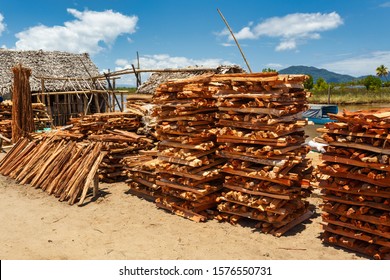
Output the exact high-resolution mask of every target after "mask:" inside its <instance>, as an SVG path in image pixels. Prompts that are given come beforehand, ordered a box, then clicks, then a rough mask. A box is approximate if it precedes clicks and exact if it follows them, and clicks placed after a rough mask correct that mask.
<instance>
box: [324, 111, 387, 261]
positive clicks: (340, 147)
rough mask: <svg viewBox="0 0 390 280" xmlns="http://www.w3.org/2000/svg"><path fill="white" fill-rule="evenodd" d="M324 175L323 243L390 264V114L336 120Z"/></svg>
mask: <svg viewBox="0 0 390 280" xmlns="http://www.w3.org/2000/svg"><path fill="white" fill-rule="evenodd" d="M331 118H332V119H334V120H336V122H333V123H328V124H326V125H325V127H324V128H321V129H318V131H319V132H322V133H323V135H322V139H323V140H324V141H326V142H327V143H328V144H329V146H327V147H326V153H324V154H323V157H322V159H323V160H324V163H323V164H322V165H321V166H319V169H320V172H321V173H322V181H321V182H320V187H321V188H322V192H323V199H324V204H323V207H322V209H323V215H322V217H323V228H324V231H325V232H324V234H323V240H324V241H325V242H326V243H329V244H333V245H337V246H341V247H345V248H348V249H351V250H353V251H356V252H359V253H362V254H365V255H369V256H371V257H374V258H376V259H390V188H389V187H390V142H389V139H390V113H389V109H384V110H372V111H357V112H353V113H351V112H347V111H344V112H343V113H342V114H339V115H331Z"/></svg>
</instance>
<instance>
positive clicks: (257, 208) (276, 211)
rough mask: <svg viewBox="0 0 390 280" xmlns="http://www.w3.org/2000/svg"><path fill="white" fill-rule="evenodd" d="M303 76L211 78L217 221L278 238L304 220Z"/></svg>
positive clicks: (306, 183) (306, 165)
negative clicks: (220, 186)
mask: <svg viewBox="0 0 390 280" xmlns="http://www.w3.org/2000/svg"><path fill="white" fill-rule="evenodd" d="M305 79H306V76H304V75H278V73H254V74H231V75H221V76H219V75H217V76H215V77H213V78H212V79H211V80H212V83H213V85H217V86H218V88H219V90H218V91H217V92H216V93H215V94H214V97H215V98H218V104H217V105H218V109H219V113H218V119H219V121H218V126H219V129H218V132H217V142H218V143H219V144H221V146H220V149H219V151H218V154H219V155H220V156H221V157H224V158H226V159H228V162H227V163H226V164H225V165H224V166H223V168H222V169H221V171H222V172H223V173H225V174H226V177H225V182H224V191H223V193H222V195H221V196H220V197H219V198H218V200H219V201H220V204H219V205H218V210H219V211H220V212H221V214H220V215H219V216H218V219H219V220H221V221H230V222H231V223H235V222H237V221H238V220H239V219H241V218H243V217H244V218H249V219H251V220H254V221H256V223H257V224H256V227H257V228H259V229H260V230H261V231H262V232H265V233H271V234H273V235H275V236H281V235H282V234H284V233H285V232H286V231H288V230H289V229H291V228H292V227H294V226H295V225H297V224H299V223H301V222H302V221H304V220H306V219H308V218H309V217H310V216H311V215H312V212H311V211H310V210H309V205H308V203H307V202H306V201H304V200H303V199H304V198H305V197H307V196H308V195H309V194H310V190H309V189H308V186H309V178H310V172H311V166H310V164H309V162H308V160H307V159H305V156H306V154H307V152H308V151H309V149H308V147H307V146H305V145H304V142H305V134H304V127H305V125H306V124H307V122H306V121H305V120H303V118H302V113H303V111H305V110H306V109H307V108H308V107H307V96H308V94H309V93H307V92H306V91H305V90H304V87H303V82H304V80H305Z"/></svg>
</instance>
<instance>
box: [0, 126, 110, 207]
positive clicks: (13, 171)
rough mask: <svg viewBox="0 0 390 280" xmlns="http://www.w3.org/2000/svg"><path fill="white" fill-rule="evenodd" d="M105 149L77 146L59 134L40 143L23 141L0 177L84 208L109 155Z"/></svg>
mask: <svg viewBox="0 0 390 280" xmlns="http://www.w3.org/2000/svg"><path fill="white" fill-rule="evenodd" d="M101 148H102V144H101V143H95V142H89V143H85V142H83V143H77V142H75V141H72V140H71V141H68V140H66V139H63V138H62V137H61V136H58V135H55V133H51V134H48V136H47V137H44V139H41V140H40V141H29V140H28V139H26V138H21V139H20V140H19V141H18V142H17V143H16V144H15V145H14V147H13V148H12V149H11V150H10V151H9V152H8V153H7V155H6V156H5V157H4V158H3V160H2V161H1V162H0V174H2V175H4V176H8V177H10V178H13V179H15V180H16V181H17V182H19V183H20V184H30V185H31V186H33V187H35V188H40V189H42V190H44V191H46V192H47V193H49V194H52V195H54V196H56V197H58V198H59V200H60V201H68V203H69V204H71V205H72V204H74V203H76V202H78V203H79V204H80V205H81V204H83V202H84V200H85V198H86V196H87V194H88V190H89V189H90V188H91V187H92V185H93V183H94V180H95V178H96V174H97V170H98V167H99V164H100V162H101V160H102V158H103V157H104V155H105V153H104V152H101Z"/></svg>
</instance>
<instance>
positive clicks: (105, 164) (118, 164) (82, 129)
mask: <svg viewBox="0 0 390 280" xmlns="http://www.w3.org/2000/svg"><path fill="white" fill-rule="evenodd" d="M70 123H71V124H72V125H73V127H72V128H71V129H70V130H69V132H70V134H71V135H73V136H75V135H80V137H81V138H82V139H86V138H87V139H88V140H90V141H97V142H102V143H103V146H102V150H103V151H105V152H106V156H105V157H104V159H103V161H102V163H101V165H100V167H99V179H100V180H101V181H104V182H116V181H121V180H125V179H126V175H127V171H126V170H125V165H124V164H123V163H122V160H123V159H124V158H125V157H127V156H130V155H134V154H136V153H138V151H140V150H149V149H151V148H153V147H154V144H153V143H154V140H153V139H150V138H147V137H146V136H145V135H139V134H137V133H136V131H137V130H138V128H139V127H140V126H141V115H137V114H134V113H101V114H94V115H88V116H83V117H81V118H72V119H71V121H70Z"/></svg>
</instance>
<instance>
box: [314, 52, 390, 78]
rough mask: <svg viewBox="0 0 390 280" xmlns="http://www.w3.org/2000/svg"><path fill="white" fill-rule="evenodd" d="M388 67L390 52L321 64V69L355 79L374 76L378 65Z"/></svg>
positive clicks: (389, 65) (374, 53) (389, 64)
mask: <svg viewBox="0 0 390 280" xmlns="http://www.w3.org/2000/svg"><path fill="white" fill-rule="evenodd" d="M382 64H383V65H385V66H387V67H390V51H376V52H372V53H368V54H364V55H361V56H356V57H351V58H348V59H344V60H339V61H335V62H330V63H326V64H323V65H322V66H321V67H323V68H326V69H327V70H330V71H334V72H336V73H340V74H348V75H352V76H355V77H359V76H363V75H375V74H376V68H377V67H378V66H379V65H382Z"/></svg>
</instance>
